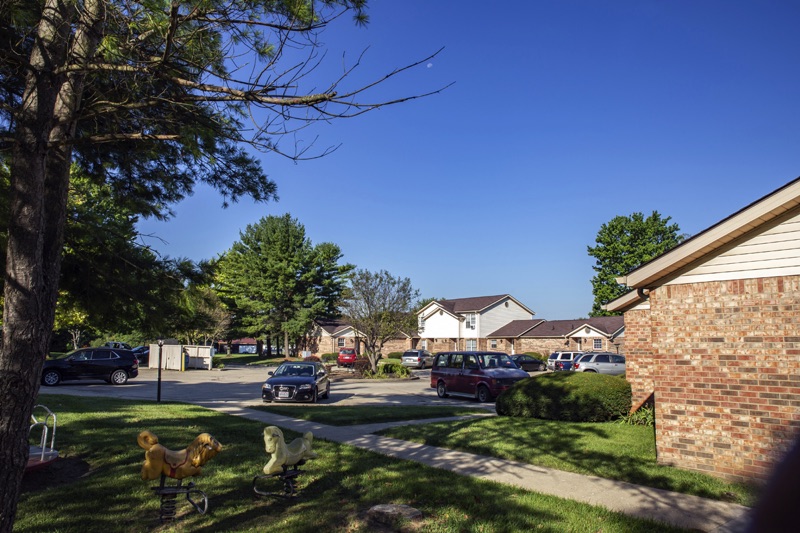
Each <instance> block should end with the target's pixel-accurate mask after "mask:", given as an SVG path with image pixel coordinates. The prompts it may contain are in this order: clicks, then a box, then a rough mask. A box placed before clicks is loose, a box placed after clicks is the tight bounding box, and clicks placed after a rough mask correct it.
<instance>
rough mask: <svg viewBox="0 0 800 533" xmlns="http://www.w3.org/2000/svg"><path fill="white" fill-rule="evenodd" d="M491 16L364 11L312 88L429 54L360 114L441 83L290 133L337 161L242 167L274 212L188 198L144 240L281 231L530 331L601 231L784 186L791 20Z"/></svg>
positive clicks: (335, 43) (385, 5)
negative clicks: (272, 222) (499, 303)
mask: <svg viewBox="0 0 800 533" xmlns="http://www.w3.org/2000/svg"><path fill="white" fill-rule="evenodd" d="M491 5H492V4H487V3H486V2H476V1H472V0H468V1H458V2H456V1H431V0H427V1H422V0H404V1H402V2H401V1H386V0H384V1H376V0H373V2H372V3H371V8H370V10H369V13H370V17H371V22H370V24H369V25H368V26H367V27H366V28H363V29H362V28H356V27H353V26H352V25H351V24H350V23H349V21H345V20H341V21H339V22H337V24H335V25H334V26H333V27H332V28H330V29H329V30H328V31H327V32H326V33H325V34H324V35H323V40H324V41H325V42H326V43H327V45H328V46H329V51H328V55H327V57H326V60H327V61H329V65H328V66H326V67H323V69H327V68H331V69H333V68H334V67H340V66H341V64H342V54H343V53H346V55H345V58H346V61H347V62H352V61H354V60H355V58H356V57H357V55H358V54H359V53H360V52H361V51H362V50H364V49H365V48H368V50H367V52H366V55H365V56H364V58H363V59H362V64H361V66H360V67H359V69H358V70H357V71H356V74H355V76H353V78H352V79H351V81H350V82H348V83H349V84H350V85H351V86H355V85H358V84H359V82H362V83H363V82H364V81H367V80H370V79H374V78H380V77H382V76H383V75H384V74H386V73H388V72H389V71H390V70H391V69H393V68H395V67H401V66H403V65H405V64H407V63H410V62H413V61H416V60H419V59H422V58H424V57H426V56H428V55H429V54H431V53H433V52H435V51H436V50H438V49H439V48H441V47H444V50H443V51H442V52H441V53H440V54H439V55H438V56H437V57H436V58H434V59H432V60H431V61H429V62H427V63H425V64H423V65H421V66H420V67H419V68H417V69H415V70H413V71H411V72H409V73H407V75H404V76H401V77H399V78H397V79H395V80H392V81H390V82H389V83H388V84H386V85H385V86H381V87H379V88H378V90H377V91H375V92H374V93H372V94H370V95H368V98H367V99H368V100H370V101H375V100H378V99H386V98H392V97H397V96H403V95H408V94H414V93H422V92H426V91H429V90H433V89H436V88H438V87H442V86H444V85H447V84H449V83H451V82H454V85H453V86H451V87H449V88H448V89H447V90H446V91H444V92H442V93H441V94H438V95H434V96H431V97H429V98H425V99H422V100H415V101H412V102H409V103H405V104H402V105H399V106H392V107H387V108H383V109H380V110H378V111H375V112H372V113H368V114H367V115H364V116H361V117H358V118H355V119H349V120H344V121H339V122H334V123H331V124H325V125H321V126H319V127H317V128H314V129H309V130H306V131H305V132H304V133H303V134H302V138H301V140H304V141H311V140H313V139H314V138H315V137H318V138H317V140H316V145H317V146H319V147H320V148H324V147H327V146H331V145H339V144H341V147H340V148H339V149H338V150H337V151H336V152H334V153H333V154H331V155H329V156H327V157H325V158H322V159H318V160H312V161H306V162H301V163H298V164H295V163H292V162H290V161H288V160H286V159H285V158H282V157H279V156H274V155H265V156H263V158H262V159H263V165H264V168H265V169H266V172H267V173H268V175H269V176H270V177H271V178H272V179H273V180H275V182H276V183H277V184H278V194H279V196H280V201H279V202H277V203H269V204H254V203H252V202H249V201H246V200H245V201H240V202H239V203H238V204H234V205H232V206H231V207H229V208H228V209H227V210H225V209H222V207H221V199H220V198H219V197H218V195H217V194H216V193H215V192H214V191H213V190H210V189H207V188H202V187H198V189H197V190H196V191H195V194H194V195H193V196H192V197H190V198H188V199H186V200H185V201H183V202H181V203H180V204H178V205H177V206H175V207H174V211H175V212H176V216H175V217H174V218H173V219H171V220H170V221H168V222H166V223H161V222H156V221H144V222H142V223H141V224H140V226H139V228H140V230H141V231H142V232H143V233H146V234H155V235H157V236H158V237H159V239H155V238H149V239H148V240H147V242H148V243H149V244H150V245H152V246H154V247H155V248H156V249H157V250H158V251H159V252H160V253H162V254H164V255H168V256H170V257H188V258H190V259H194V260H201V259H210V258H213V257H216V256H218V255H219V254H221V253H223V252H225V251H226V250H227V249H229V248H230V246H231V245H232V244H233V243H234V242H235V241H236V240H237V239H238V238H239V232H240V231H242V230H244V229H245V227H246V226H247V225H248V224H252V223H255V222H257V221H258V220H259V219H261V218H262V217H264V216H267V215H282V214H284V213H290V214H291V215H292V216H293V217H295V218H297V219H298V220H299V221H300V222H301V223H302V224H303V225H304V226H305V228H306V232H307V235H308V236H309V238H310V239H311V240H312V242H313V243H315V244H316V243H320V242H334V243H336V244H338V245H339V246H340V247H341V249H342V251H343V253H344V259H343V260H344V261H347V262H350V263H353V264H355V265H356V266H357V267H359V268H366V269H369V270H373V271H375V270H380V269H385V270H388V271H389V272H391V273H392V274H393V275H395V276H402V277H408V278H410V279H411V282H412V284H413V286H414V287H415V288H417V289H419V291H420V293H421V296H422V297H436V298H462V297H470V296H483V295H491V294H505V293H508V294H511V295H513V296H514V297H516V298H517V299H518V300H520V301H521V302H522V303H524V304H525V305H526V306H528V307H529V308H531V309H532V310H533V311H534V312H535V313H536V316H537V317H538V318H545V319H550V320H556V319H568V318H579V317H584V316H587V315H588V313H589V311H590V309H591V305H592V300H593V297H592V293H591V283H590V280H591V278H592V276H593V275H594V271H593V270H592V265H593V263H594V262H593V260H592V258H591V257H589V256H588V254H587V252H586V248H587V246H591V245H593V244H594V239H595V236H596V235H597V231H598V230H599V228H600V226H601V225H602V224H603V223H604V222H607V221H609V220H611V219H612V218H614V217H615V216H618V215H630V214H631V213H634V212H637V211H640V212H643V213H645V214H646V215H647V214H649V213H650V212H651V211H653V210H657V211H659V212H660V213H661V214H662V215H664V216H670V217H672V221H673V222H676V223H678V224H679V226H680V228H681V231H682V232H684V233H687V234H690V235H692V234H696V233H698V232H700V231H702V230H704V229H706V228H707V227H709V226H711V225H712V224H714V223H716V222H718V221H719V220H721V219H722V218H725V217H726V216H728V215H730V214H731V213H733V212H735V211H737V210H739V209H740V208H742V207H744V206H745V205H747V204H749V203H751V202H753V201H754V200H756V199H758V198H760V197H762V196H764V195H765V194H767V193H769V192H771V191H773V190H775V189H777V188H778V187H780V186H782V185H784V184H785V183H787V182H789V181H790V180H792V179H794V178H796V177H797V176H798V175H800V97H799V96H798V95H800V42H799V41H800V35H799V34H798V32H797V27H798V25H800V3H797V2H793V1H788V0H787V1H771V0H765V1H761V2H752V1H709V0H704V1H700V2H698V1H696V0H677V1H675V0H671V1H666V0H663V1H659V2H655V1H648V0H615V1H611V0H608V1H599V0H583V1H579V0H558V1H556V0H551V1H539V0H515V1H510V2H503V3H501V4H497V6H498V7H496V8H494V9H492V10H490V9H488V8H487V6H491ZM324 72H327V71H326V70H322V71H320V74H323V73H324ZM330 72H334V71H333V70H331V71H330Z"/></svg>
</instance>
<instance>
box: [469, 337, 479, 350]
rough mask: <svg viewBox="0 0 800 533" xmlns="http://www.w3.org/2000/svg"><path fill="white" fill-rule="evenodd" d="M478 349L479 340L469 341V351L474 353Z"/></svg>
mask: <svg viewBox="0 0 800 533" xmlns="http://www.w3.org/2000/svg"><path fill="white" fill-rule="evenodd" d="M477 349H478V340H477V339H467V351H471V352H474V351H475V350H477Z"/></svg>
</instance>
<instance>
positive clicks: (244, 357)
mask: <svg viewBox="0 0 800 533" xmlns="http://www.w3.org/2000/svg"><path fill="white" fill-rule="evenodd" d="M214 359H216V360H219V361H221V362H222V363H223V364H225V365H257V366H278V365H279V364H281V363H282V362H284V361H285V360H286V358H284V357H283V356H280V357H279V356H273V357H269V358H267V357H259V356H257V355H256V354H253V353H232V354H230V355H226V354H220V353H218V354H216V355H215V356H214ZM290 359H293V360H299V359H297V358H290Z"/></svg>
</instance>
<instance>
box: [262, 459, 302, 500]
mask: <svg viewBox="0 0 800 533" xmlns="http://www.w3.org/2000/svg"><path fill="white" fill-rule="evenodd" d="M304 462H305V461H301V462H300V463H298V464H297V465H295V466H293V467H292V468H287V467H286V466H285V465H284V466H283V472H278V473H277V474H262V475H258V476H256V477H254V478H253V492H255V493H256V494H258V495H259V496H275V497H278V498H292V497H294V496H297V494H298V492H297V489H296V488H295V478H296V477H297V476H299V475H300V474H302V473H303V471H302V470H299V469H298V468H297V467H298V466H299V465H301V464H303V463H304ZM272 478H274V479H279V480H281V481H282V482H283V492H266V491H263V490H259V489H258V487H256V484H257V483H258V480H259V479H272Z"/></svg>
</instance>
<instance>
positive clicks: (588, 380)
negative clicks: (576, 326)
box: [495, 372, 631, 422]
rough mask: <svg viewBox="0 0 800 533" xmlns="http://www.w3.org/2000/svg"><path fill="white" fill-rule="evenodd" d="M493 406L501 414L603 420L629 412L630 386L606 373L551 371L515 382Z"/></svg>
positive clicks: (588, 420) (572, 420)
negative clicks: (550, 372)
mask: <svg viewBox="0 0 800 533" xmlns="http://www.w3.org/2000/svg"><path fill="white" fill-rule="evenodd" d="M495 405H496V409H497V414H499V415H504V416H518V417H527V418H544V419H548V420H565V421H571V422H605V421H608V420H613V419H616V418H620V417H624V416H626V415H627V414H628V411H629V410H630V408H631V386H630V384H629V383H628V382H627V381H623V380H621V379H617V377H616V376H607V375H605V374H594V373H591V372H553V373H552V374H546V375H543V376H539V377H537V378H531V379H524V380H522V381H519V382H517V383H515V384H514V385H513V386H512V387H511V388H509V389H508V390H506V391H505V392H503V393H502V394H500V396H499V397H498V398H497V402H496V404H495Z"/></svg>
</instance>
